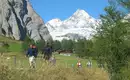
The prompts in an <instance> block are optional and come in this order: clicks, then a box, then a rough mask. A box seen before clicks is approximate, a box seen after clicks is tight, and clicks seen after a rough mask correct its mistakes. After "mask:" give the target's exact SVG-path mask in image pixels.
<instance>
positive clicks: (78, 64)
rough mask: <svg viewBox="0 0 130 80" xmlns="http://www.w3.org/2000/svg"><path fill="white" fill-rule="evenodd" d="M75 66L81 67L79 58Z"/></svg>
mask: <svg viewBox="0 0 130 80" xmlns="http://www.w3.org/2000/svg"><path fill="white" fill-rule="evenodd" d="M77 67H78V68H81V67H82V64H81V62H80V60H79V61H78V63H77Z"/></svg>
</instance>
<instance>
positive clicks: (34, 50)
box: [32, 45, 38, 57]
mask: <svg viewBox="0 0 130 80" xmlns="http://www.w3.org/2000/svg"><path fill="white" fill-rule="evenodd" d="M32 49H33V53H34V55H35V57H37V55H38V49H37V48H36V46H35V45H33V46H32Z"/></svg>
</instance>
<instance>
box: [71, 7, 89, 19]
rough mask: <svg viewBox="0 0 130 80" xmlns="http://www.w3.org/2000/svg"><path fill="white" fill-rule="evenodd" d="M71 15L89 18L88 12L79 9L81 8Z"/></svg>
mask: <svg viewBox="0 0 130 80" xmlns="http://www.w3.org/2000/svg"><path fill="white" fill-rule="evenodd" d="M73 16H76V17H78V18H84V19H88V18H90V16H89V14H88V13H87V12H86V11H84V10H81V9H78V10H77V11H76V12H75V13H74V14H73Z"/></svg>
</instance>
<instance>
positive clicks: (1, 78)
mask: <svg viewBox="0 0 130 80" xmlns="http://www.w3.org/2000/svg"><path fill="white" fill-rule="evenodd" d="M14 56H16V64H15V62H14V61H15V58H14ZM39 56H41V55H39ZM8 57H10V59H7V58H8ZM55 57H56V59H57V63H56V66H53V67H50V66H48V65H47V64H45V62H44V61H43V59H41V58H37V60H36V64H37V66H36V67H37V68H36V70H30V68H29V63H28V58H27V57H25V55H24V53H18V52H12V53H7V54H4V55H3V57H1V56H0V62H1V63H0V71H2V72H1V73H0V80H109V79H108V74H107V72H106V71H104V70H101V69H99V68H95V66H94V67H92V68H87V67H85V64H84V63H86V61H87V60H86V59H81V62H82V64H83V65H84V66H83V68H82V69H81V70H80V69H77V68H76V65H75V68H72V67H71V64H73V63H74V64H76V63H77V59H76V57H75V56H74V55H73V56H63V55H59V54H55ZM2 60H3V61H2ZM93 62H95V63H96V61H93ZM3 64H4V65H5V66H3ZM66 64H67V65H66ZM7 66H8V67H7ZM21 68H22V69H21ZM8 78H9V79H8Z"/></svg>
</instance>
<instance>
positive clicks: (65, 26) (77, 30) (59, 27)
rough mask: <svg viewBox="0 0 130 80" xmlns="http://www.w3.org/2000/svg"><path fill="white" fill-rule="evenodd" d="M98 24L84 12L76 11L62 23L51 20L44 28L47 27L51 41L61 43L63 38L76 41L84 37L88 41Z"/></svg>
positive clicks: (57, 20)
mask: <svg viewBox="0 0 130 80" xmlns="http://www.w3.org/2000/svg"><path fill="white" fill-rule="evenodd" d="M99 23H100V20H97V19H95V18H93V17H91V16H90V15H89V14H88V13H87V12H86V11H84V10H81V9H78V10H77V11H76V12H75V13H74V14H73V15H72V16H70V17H69V18H68V19H66V20H64V21H61V20H60V19H58V18H56V19H52V20H50V21H49V22H47V23H46V26H47V27H48V29H49V31H50V34H51V35H52V37H53V39H54V40H60V41H61V40H62V39H64V38H65V39H78V36H79V38H83V37H84V38H86V39H89V38H91V37H92V35H93V34H95V32H96V30H95V29H96V27H97V26H98V25H99ZM72 34H73V35H72ZM75 35H76V36H75ZM70 36H71V37H70ZM81 36H82V37H81ZM75 37H76V38H75Z"/></svg>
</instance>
